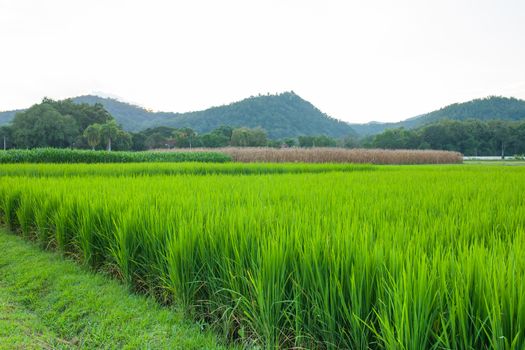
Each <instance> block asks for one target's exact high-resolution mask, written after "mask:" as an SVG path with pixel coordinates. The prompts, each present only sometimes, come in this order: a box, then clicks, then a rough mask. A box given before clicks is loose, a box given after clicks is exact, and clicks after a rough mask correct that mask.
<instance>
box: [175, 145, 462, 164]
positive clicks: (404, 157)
mask: <svg viewBox="0 0 525 350" xmlns="http://www.w3.org/2000/svg"><path fill="white" fill-rule="evenodd" d="M165 151H175V152H187V151H188V149H171V150H165ZM191 151H194V152H209V151H215V152H222V153H225V154H227V155H229V156H230V157H232V159H233V160H234V161H236V162H246V163H249V162H305V163H372V164H453V163H462V162H463V155H462V154H461V153H459V152H450V151H434V150H386V149H345V148H327V147H322V148H321V147H319V148H280V149H277V148H269V147H225V148H194V149H192V150H191Z"/></svg>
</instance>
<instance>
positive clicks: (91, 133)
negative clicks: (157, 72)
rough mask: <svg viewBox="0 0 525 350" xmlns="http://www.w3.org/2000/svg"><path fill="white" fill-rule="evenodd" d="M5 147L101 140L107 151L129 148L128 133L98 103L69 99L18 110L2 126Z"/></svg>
mask: <svg viewBox="0 0 525 350" xmlns="http://www.w3.org/2000/svg"><path fill="white" fill-rule="evenodd" d="M0 137H1V138H2V141H3V146H4V147H3V149H4V150H5V149H6V148H38V147H55V148H66V147H75V148H86V147H87V146H88V145H89V146H90V147H91V148H93V149H94V148H95V147H96V146H98V145H99V144H101V143H103V144H104V146H105V147H107V149H108V151H111V149H112V143H113V144H114V145H115V146H116V147H113V148H114V149H117V150H128V149H130V148H131V141H132V139H131V135H130V134H129V133H127V132H125V131H123V130H122V129H121V128H120V126H119V125H117V123H116V122H115V120H114V119H113V117H112V116H111V115H110V114H109V113H108V112H107V111H106V110H105V109H104V107H102V105H100V104H95V105H93V106H91V105H88V104H75V103H73V101H71V100H64V101H53V100H51V99H48V98H44V100H43V101H42V103H39V104H36V105H34V106H32V107H31V108H29V109H27V110H25V111H21V112H18V113H16V114H15V115H14V118H13V120H12V123H11V124H10V125H7V126H2V127H1V129H0Z"/></svg>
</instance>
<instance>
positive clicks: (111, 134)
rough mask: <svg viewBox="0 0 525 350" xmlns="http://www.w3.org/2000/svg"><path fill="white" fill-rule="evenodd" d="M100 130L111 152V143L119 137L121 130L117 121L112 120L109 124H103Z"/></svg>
mask: <svg viewBox="0 0 525 350" xmlns="http://www.w3.org/2000/svg"><path fill="white" fill-rule="evenodd" d="M100 128H101V135H102V138H103V140H104V142H106V145H107V150H108V151H111V141H112V140H115V138H116V137H117V136H118V133H119V130H120V128H119V126H118V124H117V122H116V121H115V120H110V121H108V122H107V123H105V124H102V125H101V126H100Z"/></svg>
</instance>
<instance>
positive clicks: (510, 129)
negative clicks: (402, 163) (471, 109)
mask: <svg viewBox="0 0 525 350" xmlns="http://www.w3.org/2000/svg"><path fill="white" fill-rule="evenodd" d="M361 145H362V146H363V147H365V148H386V149H435V150H448V151H457V152H461V153H463V154H464V155H466V156H494V155H501V156H505V155H523V154H525V121H524V120H522V121H505V120H489V121H482V120H477V119H468V120H464V121H460V120H446V119H445V120H441V121H438V122H435V123H432V124H427V125H425V126H422V127H419V128H416V129H405V128H396V129H388V130H385V131H384V132H382V133H381V134H377V135H374V136H371V137H368V138H366V139H364V140H362V141H361Z"/></svg>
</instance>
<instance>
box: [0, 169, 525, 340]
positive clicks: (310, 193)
mask: <svg viewBox="0 0 525 350" xmlns="http://www.w3.org/2000/svg"><path fill="white" fill-rule="evenodd" d="M155 166H156V165H154V164H148V165H147V166H144V167H143V166H142V165H140V166H139V165H133V164H129V165H128V164H127V165H125V166H123V165H118V164H116V165H114V171H115V172H116V173H120V175H119V176H114V174H112V173H111V169H112V166H111V165H104V167H102V166H101V167H99V166H98V165H97V166H96V167H94V168H92V169H88V168H82V167H81V166H79V169H78V172H75V169H72V168H70V167H69V166H64V165H43V167H42V168H39V170H38V174H34V173H30V170H29V169H31V168H30V167H29V166H28V167H27V168H26V170H23V171H22V172H21V173H20V174H19V175H16V172H12V173H11V174H10V175H8V174H4V176H2V178H1V181H0V216H1V217H2V221H3V222H4V223H6V224H9V225H11V229H12V230H13V231H16V232H20V233H24V232H25V233H26V234H25V235H26V236H27V235H28V236H29V238H33V235H36V238H37V240H38V241H39V242H41V243H42V245H43V246H46V247H54V248H56V249H58V250H60V251H63V252H64V253H65V254H67V255H68V256H71V257H74V258H76V259H78V260H79V261H80V262H82V263H84V264H85V265H87V266H90V267H91V268H93V269H95V270H101V271H103V272H105V273H109V274H111V275H114V276H117V277H118V278H120V279H121V280H122V281H124V283H126V284H127V285H128V286H129V287H130V289H132V290H134V291H138V292H141V293H147V294H149V295H152V296H154V297H155V298H156V299H157V300H159V301H160V302H162V303H175V304H177V305H179V306H181V307H182V308H183V309H184V310H185V311H186V313H187V314H188V315H189V316H191V317H193V318H194V319H196V320H198V321H199V322H200V323H201V324H202V325H203V326H209V327H211V328H214V329H215V330H217V332H218V333H219V334H221V335H222V336H223V337H224V338H225V339H227V340H228V341H230V342H233V343H238V344H240V345H241V346H244V347H256V348H268V349H269V348H320V349H340V348H345V349H346V348H348V349H387V350H390V349H407V350H412V349H432V350H433V349H464V350H467V349H469V350H470V349H504V350H517V349H523V348H524V346H525V333H524V332H523V329H525V255H524V254H523V251H524V249H525V231H524V230H525V197H523V191H524V190H525V183H524V182H523V177H524V175H525V173H524V172H525V168H521V167H483V166H470V165H469V166H406V167H405V166H403V167H400V166H399V167H397V166H396V167H394V166H392V167H379V166H378V167H373V168H372V169H367V170H365V171H349V170H348V169H350V168H345V167H342V168H337V167H333V165H315V166H312V168H311V169H309V167H310V165H304V164H299V165H279V166H277V165H272V164H268V165H266V167H267V168H266V169H265V165H261V164H249V165H247V167H246V168H243V167H237V165H235V166H234V165H231V164H221V165H215V164H213V165H206V166H203V165H201V164H193V165H188V164H180V168H177V167H175V166H173V165H169V167H168V166H167V165H166V166H167V167H166V168H164V170H166V169H167V171H171V173H163V171H164V170H158V169H156V168H155ZM62 167H63V168H62ZM221 167H224V168H221ZM1 169H2V167H0V171H1ZM33 169H34V168H33ZM181 169H183V170H181ZM247 169H249V170H247ZM356 169H359V168H356ZM369 170H370V171H369ZM177 171H178V172H177ZM46 172H49V173H48V174H47V175H46ZM149 172H151V173H149ZM250 172H251V173H250ZM247 173H250V174H251V176H241V175H246V174H247ZM97 174H98V175H97ZM196 175H199V176H196Z"/></svg>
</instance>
